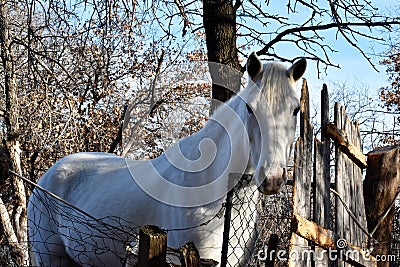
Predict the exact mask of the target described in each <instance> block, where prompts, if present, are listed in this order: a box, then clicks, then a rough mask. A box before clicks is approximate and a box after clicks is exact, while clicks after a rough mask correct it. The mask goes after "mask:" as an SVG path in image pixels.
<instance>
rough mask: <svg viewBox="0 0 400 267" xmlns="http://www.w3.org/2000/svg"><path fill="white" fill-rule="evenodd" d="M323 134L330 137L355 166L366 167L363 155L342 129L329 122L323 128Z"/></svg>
mask: <svg viewBox="0 0 400 267" xmlns="http://www.w3.org/2000/svg"><path fill="white" fill-rule="evenodd" d="M325 134H326V135H328V136H329V137H330V138H332V139H333V140H334V141H335V144H336V145H337V146H338V148H339V149H340V150H341V151H342V152H343V153H345V154H346V155H347V156H348V157H349V158H350V159H351V160H353V161H354V163H355V164H357V166H359V167H360V168H361V169H365V168H366V167H367V160H366V157H365V155H364V154H363V153H362V152H361V151H360V149H358V148H357V147H356V146H355V145H354V144H352V143H351V142H350V141H349V137H348V136H347V134H346V133H345V131H344V130H342V129H340V128H338V127H337V125H335V124H332V123H330V124H328V125H327V126H326V128H325Z"/></svg>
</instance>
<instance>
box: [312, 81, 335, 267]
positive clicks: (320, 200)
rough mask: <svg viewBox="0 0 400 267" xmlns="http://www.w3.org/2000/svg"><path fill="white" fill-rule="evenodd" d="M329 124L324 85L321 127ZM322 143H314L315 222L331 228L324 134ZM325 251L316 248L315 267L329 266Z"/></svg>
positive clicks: (324, 87)
mask: <svg viewBox="0 0 400 267" xmlns="http://www.w3.org/2000/svg"><path fill="white" fill-rule="evenodd" d="M328 124H329V95H328V88H327V86H326V85H325V84H324V86H323V88H322V90H321V127H322V128H324V127H326V125H328ZM321 140H322V141H321V142H320V141H318V140H317V139H315V141H314V182H313V184H312V186H313V192H314V200H313V221H314V222H315V223H317V224H319V225H321V226H322V227H324V228H327V229H329V228H330V222H331V215H330V208H331V207H330V205H331V201H330V200H331V199H330V193H329V188H330V182H331V177H330V138H329V137H327V136H326V135H325V134H323V133H322V135H321ZM322 251H323V249H322V248H320V247H315V253H316V254H318V255H322V256H321V257H319V258H318V259H317V261H315V263H314V266H315V267H325V266H328V264H329V258H328V255H327V254H324V253H323V252H322Z"/></svg>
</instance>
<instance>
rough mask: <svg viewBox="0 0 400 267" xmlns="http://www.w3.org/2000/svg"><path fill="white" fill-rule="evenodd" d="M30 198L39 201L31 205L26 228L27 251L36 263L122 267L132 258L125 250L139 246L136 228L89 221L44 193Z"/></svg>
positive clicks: (114, 219) (114, 220)
mask: <svg viewBox="0 0 400 267" xmlns="http://www.w3.org/2000/svg"><path fill="white" fill-rule="evenodd" d="M32 195H33V197H34V198H36V199H37V200H40V201H35V202H34V203H37V205H36V206H34V207H33V209H32V210H33V211H32V212H31V213H30V216H29V221H30V222H33V223H30V225H31V227H30V228H29V241H30V249H31V251H32V252H33V254H34V255H35V257H36V259H35V260H36V263H38V264H39V265H40V262H46V263H49V264H50V266H60V265H61V266H67V265H66V264H69V263H70V264H71V265H70V266H74V264H76V263H78V264H82V265H85V266H107V262H106V260H105V259H117V260H118V262H120V263H121V266H125V265H126V263H127V261H128V259H129V258H130V256H131V255H132V253H131V252H132V250H127V248H133V249H135V247H137V244H138V238H137V233H138V230H139V228H138V227H137V226H136V225H132V223H129V222H127V221H125V220H123V219H122V218H119V217H113V216H108V217H105V218H98V219H94V218H91V217H88V216H86V215H85V214H82V213H81V212H79V211H78V210H76V209H74V208H73V207H71V206H69V205H67V204H65V203H62V202H60V201H59V200H57V199H55V198H53V197H52V196H50V195H48V194H47V193H45V192H40V191H33V193H32ZM31 198H32V197H31ZM29 205H34V204H33V202H30V204H29ZM54 217H57V219H54ZM70 244H74V245H70ZM60 251H61V252H60ZM63 252H64V255H65V256H64V257H63V256H62V255H63ZM67 255H68V256H67ZM33 264H34V263H33Z"/></svg>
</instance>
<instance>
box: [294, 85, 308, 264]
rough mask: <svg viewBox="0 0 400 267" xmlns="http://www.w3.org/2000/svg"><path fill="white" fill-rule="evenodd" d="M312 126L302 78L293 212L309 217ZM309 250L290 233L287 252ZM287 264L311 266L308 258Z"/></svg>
mask: <svg viewBox="0 0 400 267" xmlns="http://www.w3.org/2000/svg"><path fill="white" fill-rule="evenodd" d="M312 149H313V127H312V125H311V124H310V108H309V93H308V87H307V81H306V80H305V79H304V80H303V85H302V88H301V98H300V137H299V138H298V140H297V142H296V145H295V159H294V161H295V169H294V183H293V212H294V213H296V214H299V215H301V216H303V217H305V218H307V219H311V183H312V177H313V175H312V173H313V165H312V162H313V154H312ZM303 249H305V250H309V249H310V246H309V244H308V241H307V240H305V239H303V238H301V237H299V236H298V235H296V234H292V236H291V239H290V246H289V252H291V251H296V253H298V252H300V251H301V250H303ZM288 265H289V266H311V262H310V260H309V259H305V260H301V259H299V260H296V259H292V258H289V262H288Z"/></svg>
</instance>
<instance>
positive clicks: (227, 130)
mask: <svg viewBox="0 0 400 267" xmlns="http://www.w3.org/2000/svg"><path fill="white" fill-rule="evenodd" d="M228 105H229V107H228V106H224V107H222V108H219V109H217V110H216V111H215V114H214V115H213V116H212V117H211V118H210V119H209V121H208V122H207V124H206V126H205V127H204V128H203V129H201V130H200V131H199V132H197V133H195V134H193V135H191V136H188V137H186V138H184V139H182V140H181V141H179V142H178V143H177V144H175V145H173V146H171V147H170V148H169V149H168V150H166V151H165V153H164V155H162V156H160V157H159V158H157V159H155V160H156V161H159V163H160V161H161V162H162V164H164V165H170V166H171V167H172V166H173V168H177V169H179V170H181V171H186V172H187V173H190V172H192V173H194V172H201V175H200V174H198V175H193V174H190V175H187V177H186V178H188V179H191V178H192V177H195V179H199V178H200V179H203V181H197V183H198V184H201V183H203V184H206V183H210V182H213V180H215V178H216V176H219V175H220V174H221V169H222V168H227V169H229V168H231V169H235V168H234V167H235V166H239V165H243V164H245V165H246V166H247V164H248V156H247V157H246V153H244V152H245V150H246V147H245V144H246V142H247V141H246V140H245V138H246V133H245V132H246V131H245V130H244V131H243V129H244V125H245V120H246V116H247V114H246V112H247V110H246V108H245V106H244V105H245V103H244V102H242V101H241V100H240V99H232V100H231V101H229V103H228ZM234 114H236V115H234ZM233 115H234V116H235V117H232V116H233ZM241 129H242V130H241ZM227 165H229V166H227ZM229 170H230V169H229ZM232 172H233V171H232ZM224 175H225V176H228V175H229V172H226V173H225V174H224ZM200 176H201V177H200ZM226 178H228V177H226ZM207 179H209V180H207ZM226 180H227V179H226Z"/></svg>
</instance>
